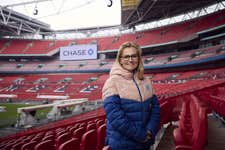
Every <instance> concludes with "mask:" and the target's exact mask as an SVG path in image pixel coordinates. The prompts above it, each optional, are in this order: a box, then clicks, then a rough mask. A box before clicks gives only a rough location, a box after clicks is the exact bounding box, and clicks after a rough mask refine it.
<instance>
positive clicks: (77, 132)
mask: <svg viewBox="0 0 225 150" xmlns="http://www.w3.org/2000/svg"><path fill="white" fill-rule="evenodd" d="M84 133H85V128H84V127H80V128H78V129H76V130H75V131H74V132H73V138H77V139H78V140H79V141H81V138H82V136H83V134H84Z"/></svg>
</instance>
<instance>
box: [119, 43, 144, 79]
mask: <svg viewBox="0 0 225 150" xmlns="http://www.w3.org/2000/svg"><path fill="white" fill-rule="evenodd" d="M128 47H133V48H135V49H136V50H137V54H138V66H137V68H136V72H137V77H138V79H140V80H143V79H144V65H143V62H142V58H141V54H142V49H141V47H140V46H139V45H137V44H136V43H134V42H125V43H123V44H122V45H121V46H120V48H119V50H118V52H117V56H116V62H117V63H119V64H120V65H121V63H120V58H121V56H122V54H123V50H124V49H125V48H128Z"/></svg>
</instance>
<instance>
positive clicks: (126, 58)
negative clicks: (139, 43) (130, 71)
mask: <svg viewBox="0 0 225 150" xmlns="http://www.w3.org/2000/svg"><path fill="white" fill-rule="evenodd" d="M120 58H123V59H124V60H126V61H127V60H130V59H132V60H137V58H138V55H137V54H133V55H125V56H121V57H120Z"/></svg>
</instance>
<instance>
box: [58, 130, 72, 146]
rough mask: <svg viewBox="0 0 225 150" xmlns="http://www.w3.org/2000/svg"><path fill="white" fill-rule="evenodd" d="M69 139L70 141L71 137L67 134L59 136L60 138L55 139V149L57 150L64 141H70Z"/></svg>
mask: <svg viewBox="0 0 225 150" xmlns="http://www.w3.org/2000/svg"><path fill="white" fill-rule="evenodd" d="M70 139H71V135H70V134H69V133H64V134H62V135H60V136H59V137H58V138H57V139H56V149H58V148H59V146H60V145H61V144H62V143H64V142H66V141H68V140H70Z"/></svg>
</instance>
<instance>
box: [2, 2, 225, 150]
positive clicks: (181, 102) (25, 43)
mask: <svg viewBox="0 0 225 150" xmlns="http://www.w3.org/2000/svg"><path fill="white" fill-rule="evenodd" d="M31 2H32V1H31ZM35 2H38V0H37V1H35ZM111 2H112V5H113V0H112V1H111ZM21 4H23V5H25V4H24V3H21ZM212 6H214V7H213V11H211V10H209V9H208V8H212ZM108 7H110V6H108ZM121 7H122V9H121V15H122V17H121V25H119V26H112V27H97V28H86V29H76V30H71V29H70V30H53V29H51V28H50V26H49V25H48V24H46V23H44V22H42V21H39V20H35V19H34V20H30V18H29V17H28V16H26V15H24V14H20V13H18V12H16V11H13V10H12V9H9V8H7V7H3V6H0V14H1V15H0V116H3V114H4V115H5V114H7V112H9V109H8V108H7V105H5V104H24V105H23V106H21V107H18V108H15V110H14V111H15V112H16V114H15V115H14V118H16V119H15V120H14V121H11V120H10V117H7V118H6V120H5V119H4V120H3V119H2V118H1V123H0V127H1V128H0V149H1V150H12V149H13V150H26V149H28V150H43V149H48V150H69V149H71V150H72V149H76V150H103V149H107V147H105V146H104V138H105V130H106V125H105V119H106V118H105V112H104V109H103V100H102V98H101V97H102V95H101V94H102V93H101V90H102V87H103V84H104V82H105V81H106V79H107V78H108V76H109V71H110V68H111V67H112V65H113V62H114V60H115V57H116V54H117V50H118V48H119V46H120V45H121V44H122V43H124V42H126V41H133V42H135V43H137V44H139V45H140V46H141V48H142V51H143V61H144V67H145V77H147V78H150V79H151V80H152V82H153V86H154V88H155V93H156V95H157V96H158V98H159V102H160V111H161V112H160V115H161V118H160V129H159V131H158V134H157V136H156V142H155V144H154V145H153V146H154V147H153V149H154V150H172V149H175V150H187V149H189V150H213V149H216V150H222V149H224V147H225V142H224V140H225V136H224V135H225V134H224V133H225V9H224V8H225V1H224V0H199V1H194V0H189V1H187V0H183V1H181V0H174V1H172V2H171V1H165V0H129V1H126V0H122V1H121ZM193 14H197V15H196V16H195V17H192V15H193ZM180 15H182V19H181V20H179V21H175V22H172V21H174V20H176V19H175V17H176V16H180ZM163 19H167V20H169V21H168V22H172V23H169V24H165V25H164V24H163V25H161V24H160V21H161V20H163ZM152 24H154V27H153V28H148V26H149V25H152ZM112 29H116V30H119V31H120V32H119V33H118V34H115V33H114V34H112V35H109V34H107V35H102V36H99V34H98V32H100V31H102V32H104V31H107V30H112ZM71 32H73V33H75V34H76V33H80V34H82V35H85V37H73V38H57V37H58V35H62V34H64V35H67V34H69V33H71ZM96 35H97V36H96ZM88 44H92V45H97V58H96V59H82V60H62V59H61V56H60V50H61V49H62V48H63V47H73V46H79V45H88ZM26 105H27V106H26ZM42 110H45V111H47V112H44V111H42ZM40 111H42V112H40ZM8 123H10V124H8ZM6 125H7V126H6Z"/></svg>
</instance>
